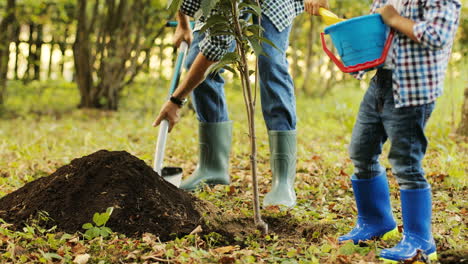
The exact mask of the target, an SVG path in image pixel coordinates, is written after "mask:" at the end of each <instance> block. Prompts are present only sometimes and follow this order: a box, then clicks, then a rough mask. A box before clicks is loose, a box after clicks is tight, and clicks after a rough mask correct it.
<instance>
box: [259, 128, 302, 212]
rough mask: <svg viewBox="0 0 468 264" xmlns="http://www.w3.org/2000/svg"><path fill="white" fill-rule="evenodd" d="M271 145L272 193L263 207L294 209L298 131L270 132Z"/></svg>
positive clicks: (267, 195) (266, 196)
mask: <svg viewBox="0 0 468 264" xmlns="http://www.w3.org/2000/svg"><path fill="white" fill-rule="evenodd" d="M268 137H269V143H270V166H271V173H272V174H273V177H272V180H271V182H272V187H271V191H270V192H269V193H267V194H266V195H265V198H264V199H263V207H268V206H271V205H281V206H285V207H288V208H290V207H294V206H295V205H296V192H295V191H294V179H295V178H296V131H295V130H290V131H273V130H270V131H268Z"/></svg>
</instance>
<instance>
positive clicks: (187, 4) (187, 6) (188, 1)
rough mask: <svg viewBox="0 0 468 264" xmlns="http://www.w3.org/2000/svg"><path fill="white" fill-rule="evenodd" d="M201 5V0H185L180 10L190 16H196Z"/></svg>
mask: <svg viewBox="0 0 468 264" xmlns="http://www.w3.org/2000/svg"><path fill="white" fill-rule="evenodd" d="M200 7H201V0H183V1H182V5H181V6H180V12H182V13H184V14H185V15H187V16H189V17H194V16H195V13H197V11H198V10H199V9H200Z"/></svg>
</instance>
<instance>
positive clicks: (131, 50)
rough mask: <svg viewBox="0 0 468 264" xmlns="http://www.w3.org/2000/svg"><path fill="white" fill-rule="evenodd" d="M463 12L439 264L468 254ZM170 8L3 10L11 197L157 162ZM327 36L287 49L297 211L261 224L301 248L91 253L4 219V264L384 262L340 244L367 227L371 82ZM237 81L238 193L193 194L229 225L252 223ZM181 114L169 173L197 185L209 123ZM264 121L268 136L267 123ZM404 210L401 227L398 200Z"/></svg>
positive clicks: (437, 226)
mask: <svg viewBox="0 0 468 264" xmlns="http://www.w3.org/2000/svg"><path fill="white" fill-rule="evenodd" d="M370 4H371V0H355V1H344V0H341V1H340V0H330V9H331V10H332V11H333V12H334V13H336V14H338V15H340V16H343V17H346V18H351V17H355V16H359V15H365V14H368V12H369V7H370ZM462 4H463V11H462V15H461V21H460V28H459V30H458V32H457V36H456V40H455V43H454V47H453V54H452V58H451V61H450V64H449V67H448V70H447V78H446V83H445V88H444V95H443V96H442V97H441V98H440V99H438V101H437V104H436V110H435V111H434V113H433V115H432V117H431V119H430V120H429V123H428V125H427V137H428V138H429V147H428V151H427V154H426V156H425V159H424V168H425V171H426V176H427V178H428V181H429V182H430V183H431V184H432V190H433V195H434V198H433V200H434V216H433V229H434V236H435V239H436V243H437V247H438V253H440V256H441V257H440V262H441V263H457V262H445V261H444V259H448V260H450V259H453V256H455V255H457V256H458V255H460V256H462V257H465V258H466V256H467V255H468V253H467V249H468V232H467V231H468V229H467V226H468V205H467V200H466V197H468V178H467V177H466V175H468V164H467V162H466V161H467V160H468V140H467V139H468V9H467V6H468V0H462ZM166 5H167V1H166V0H127V1H124V0H89V1H88V0H0V197H3V196H4V195H7V194H9V193H11V192H13V191H15V190H17V189H18V188H20V187H22V186H23V185H25V184H26V183H28V182H31V181H33V180H36V179H39V178H41V177H45V176H48V175H50V174H52V173H53V172H54V171H56V170H57V168H59V167H61V166H63V165H65V164H67V163H69V162H70V161H71V160H72V159H74V158H78V157H81V156H84V155H88V154H90V153H93V152H95V151H97V150H100V149H108V150H126V151H128V152H129V153H131V154H132V155H135V156H137V157H138V158H140V159H142V160H144V161H145V162H146V163H147V164H151V163H152V159H153V154H154V145H155V143H156V135H157V129H155V128H153V127H151V123H152V122H153V120H154V118H155V116H156V114H157V112H158V111H159V109H160V107H161V104H163V103H164V102H165V100H166V96H167V93H168V88H169V82H170V78H171V75H172V71H173V66H174V54H175V52H176V50H175V49H174V47H173V45H172V36H173V32H174V28H166V27H165V24H166V22H167V21H168V20H173V19H174V18H173V16H172V15H171V14H169V13H168V11H167V10H166ZM323 28H324V25H323V24H322V22H321V20H320V18H318V17H311V16H309V15H307V14H302V15H300V16H299V17H297V18H296V19H295V21H294V25H293V28H292V32H291V38H290V48H289V50H288V59H289V62H290V72H291V74H292V76H293V79H294V82H295V89H296V94H297V117H298V135H299V136H298V144H297V147H298V149H297V151H298V159H297V180H296V181H297V184H296V192H297V197H298V204H297V206H296V207H295V208H294V209H292V210H289V211H287V212H282V211H281V212H280V211H275V210H264V212H263V213H264V215H265V217H266V218H267V219H269V220H270V222H271V223H272V226H274V225H275V223H276V224H280V223H283V224H284V226H287V225H290V227H291V228H292V229H294V230H296V229H297V230H310V232H309V233H303V235H301V236H300V237H299V238H294V239H291V237H288V236H281V235H279V236H278V235H275V234H272V235H271V236H266V237H262V236H259V235H255V234H249V236H248V237H247V238H246V239H241V240H239V241H241V242H242V243H243V244H242V245H243V246H242V248H240V247H238V246H235V247H234V246H231V244H226V242H225V241H224V238H223V236H222V235H220V234H216V233H214V234H210V236H205V237H201V238H200V237H198V235H196V234H195V235H188V236H186V237H183V238H180V239H176V240H174V241H172V242H168V243H161V242H157V241H156V242H155V241H153V239H149V240H148V237H146V238H145V237H143V238H142V239H138V238H137V239H133V238H132V239H130V238H122V236H119V235H118V234H113V235H112V239H109V240H105V239H103V238H98V239H94V240H90V241H89V240H86V239H85V238H82V237H81V236H80V234H79V232H78V233H77V234H74V236H73V238H72V239H70V237H71V235H69V234H64V235H63V236H62V234H61V233H56V232H55V231H54V230H53V228H52V229H50V230H43V229H40V228H38V227H34V226H33V227H29V228H28V229H24V230H23V231H18V232H13V231H12V230H10V229H9V225H8V224H7V223H5V222H3V220H1V219H0V262H2V263H3V262H6V263H20V262H21V263H24V262H28V263H38V262H42V263H59V262H60V263H70V262H71V261H72V260H73V259H76V258H78V257H83V255H88V258H89V261H90V263H122V262H129V263H130V262H131V263H134V262H145V261H146V262H147V263H153V262H154V261H156V260H155V259H158V261H159V259H162V262H171V263H200V262H203V263H265V262H268V263H333V264H336V263H376V262H377V263H379V260H378V258H377V257H376V255H378V252H379V250H380V248H384V247H388V244H386V243H387V242H383V241H374V242H372V243H371V244H370V246H369V247H359V246H354V245H353V244H352V243H351V244H346V245H344V246H343V245H338V243H337V242H336V238H337V237H338V236H339V235H342V234H344V233H346V232H348V231H349V228H350V227H351V226H353V223H354V221H355V213H356V209H355V207H354V199H353V195H352V189H351V186H350V181H349V177H350V175H351V174H352V173H353V165H352V162H351V160H350V159H349V158H348V156H349V155H348V152H347V148H348V144H349V141H350V137H351V131H352V128H353V125H354V120H355V118H356V113H357V111H358V108H359V102H360V101H361V98H362V96H363V94H364V92H365V90H366V88H367V85H368V81H369V78H370V77H371V76H372V74H367V77H366V78H367V79H366V80H363V81H357V80H354V79H353V78H352V77H351V76H349V75H345V74H343V73H341V72H340V71H339V70H338V68H337V67H336V66H334V65H333V64H332V62H331V61H330V60H329V59H328V57H327V56H326V55H325V53H324V52H323V51H322V48H321V45H320V42H319V38H320V34H319V33H320V32H321V31H322V30H323ZM254 62H255V60H254V56H251V57H250V63H254ZM252 66H253V65H252ZM252 69H253V67H252ZM225 77H226V79H227V81H226V89H225V90H226V96H227V101H228V103H229V113H230V118H231V119H232V120H234V121H235V122H234V129H233V144H232V146H233V147H232V154H231V161H230V166H231V178H232V184H231V185H230V186H217V187H214V188H213V189H210V188H209V187H207V188H206V189H204V190H201V191H199V192H196V193H195V194H194V195H196V196H197V197H198V198H200V199H202V200H207V201H210V202H212V203H213V204H215V205H216V206H217V207H218V208H220V210H221V211H222V212H223V213H233V214H236V215H240V216H241V218H246V219H247V218H248V219H250V218H252V213H251V209H252V205H251V204H252V201H251V197H252V191H251V190H252V182H251V176H250V175H251V174H250V167H249V166H250V165H249V164H250V161H249V158H248V157H249V155H250V149H249V146H248V144H247V143H246V142H247V140H248V139H247V134H248V133H246V131H248V128H247V117H246V112H245V106H244V100H243V96H242V88H241V85H240V81H239V80H238V79H237V77H234V76H233V75H232V74H230V73H229V72H226V73H225ZM258 108H259V107H258ZM182 115H183V116H184V117H183V118H182V119H181V121H180V123H179V124H178V125H177V127H176V128H175V129H174V130H173V131H172V132H171V134H170V136H169V140H168V147H167V150H166V158H165V163H166V164H167V165H176V166H180V167H182V168H183V170H184V176H188V175H190V174H191V172H192V171H193V170H194V169H195V167H196V164H197V160H198V155H197V152H198V140H197V128H198V121H197V119H196V116H195V114H194V111H193V110H192V109H190V107H187V108H184V109H183V110H182ZM256 119H257V121H258V122H257V124H263V122H262V116H261V111H257V113H256ZM257 128H258V136H257V141H258V146H259V150H258V170H259V175H260V178H259V192H260V197H261V198H262V197H263V195H264V194H265V193H266V192H267V191H268V190H269V189H270V186H271V176H270V175H271V171H270V166H269V151H268V137H267V131H266V128H265V126H263V125H257ZM388 149H389V148H388V144H387V145H386V146H385V148H384V153H383V154H382V164H383V165H384V166H385V167H386V168H388V170H387V171H388V174H389V181H390V185H391V191H392V197H394V198H396V197H398V193H399V192H398V185H397V183H396V180H395V178H394V177H391V170H390V164H389V163H388V161H387V159H386V156H387V154H388ZM392 200H393V201H392V203H393V205H394V206H393V208H394V213H395V215H396V216H397V217H399V216H400V212H399V209H398V208H400V206H399V201H398V199H392ZM311 225H312V227H313V228H312V229H307V228H310V227H311ZM301 228H302V229H301ZM307 234H308V235H307ZM78 238H79V239H78ZM393 242H395V243H396V241H393ZM223 246H226V247H223ZM444 254H445V255H444ZM444 256H445V257H444ZM155 257H156V258H155ZM79 263H86V262H79Z"/></svg>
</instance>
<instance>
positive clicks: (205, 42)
mask: <svg viewBox="0 0 468 264" xmlns="http://www.w3.org/2000/svg"><path fill="white" fill-rule="evenodd" d="M200 6H201V0H184V1H183V2H182V5H181V8H180V10H179V13H178V15H177V20H178V22H179V24H178V27H177V28H176V33H175V44H176V45H179V44H180V42H181V41H182V40H185V41H187V42H189V43H190V42H191V46H190V50H189V52H188V55H187V65H186V66H187V68H188V72H187V76H186V78H185V79H184V80H183V81H182V82H181V83H180V85H179V87H178V88H177V89H176V91H175V92H174V93H173V96H172V97H171V100H170V101H168V102H167V103H166V104H164V106H163V107H162V110H161V112H160V114H159V116H158V117H157V118H156V120H155V122H154V126H157V125H159V123H160V122H161V121H162V120H164V119H167V120H168V121H169V126H170V129H171V128H172V127H173V126H174V124H175V123H176V122H177V121H178V119H179V110H180V109H179V108H180V107H181V106H182V105H183V101H184V99H185V98H186V97H188V95H189V94H190V93H191V92H192V91H193V93H192V102H193V104H194V106H195V110H196V112H197V117H198V120H199V121H200V123H199V144H200V151H199V163H198V166H197V168H196V170H195V172H194V173H193V174H192V175H191V176H190V177H189V178H188V179H186V180H184V181H183V182H182V184H181V186H180V188H182V189H186V190H194V189H196V188H198V187H200V185H202V184H203V183H206V184H210V185H214V184H225V185H227V184H229V183H230V177H229V174H228V164H229V155H230V149H231V138H232V122H231V121H230V120H229V117H228V113H227V104H226V99H225V95H224V79H223V78H222V75H221V74H220V73H216V74H210V75H209V76H208V77H207V78H206V79H205V77H204V76H205V72H206V70H207V69H208V67H209V66H211V65H212V64H213V63H215V62H216V61H219V60H220V59H221V58H222V57H223V55H224V54H226V53H227V52H228V51H229V50H230V49H231V50H232V49H233V48H234V47H233V45H234V42H233V41H232V38H231V37H229V36H211V35H210V34H209V31H207V32H204V33H203V32H200V31H199V29H200V28H201V27H202V25H203V23H202V22H200V21H199V22H197V24H196V27H195V30H194V35H193V36H192V31H191V30H190V27H189V17H193V16H194V15H195V13H196V12H198V11H199V9H200ZM320 7H325V8H327V7H328V0H264V1H263V2H262V6H261V8H262V17H261V26H262V27H263V29H264V32H263V36H264V37H265V38H267V39H269V40H271V41H272V42H273V43H274V44H275V45H276V47H277V48H278V49H276V48H273V47H272V46H270V45H268V44H262V48H263V51H264V52H265V54H267V56H260V57H259V69H258V70H259V76H260V91H261V100H262V110H263V116H264V119H265V123H266V126H267V128H268V135H269V142H270V161H271V170H272V174H273V178H272V188H271V191H270V192H269V193H268V194H267V195H266V196H265V198H264V200H263V205H264V206H269V205H283V206H287V207H292V206H294V205H295V204H296V193H295V191H294V180H295V173H296V130H295V129H296V103H295V96H294V85H293V81H292V78H291V76H290V75H289V73H288V61H287V59H286V49H287V48H288V45H289V43H288V42H289V33H290V31H291V24H292V21H293V19H294V18H295V17H296V16H297V15H298V14H300V13H301V12H303V11H304V10H305V11H306V12H308V13H310V14H313V15H318V9H319V8H320ZM195 88H196V89H195Z"/></svg>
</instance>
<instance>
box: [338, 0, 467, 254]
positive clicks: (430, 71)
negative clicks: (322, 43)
mask: <svg viewBox="0 0 468 264" xmlns="http://www.w3.org/2000/svg"><path fill="white" fill-rule="evenodd" d="M460 7H461V5H460V2H459V0H374V2H373V5H372V12H375V13H380V14H381V15H382V19H383V21H384V22H385V24H387V25H388V26H390V27H391V28H392V29H393V30H395V33H396V34H395V39H394V41H393V45H392V48H391V50H390V53H389V57H388V58H387V61H386V62H385V66H384V67H383V68H381V69H378V70H377V74H376V75H375V76H374V77H373V78H372V80H371V83H370V87H369V89H368V90H367V92H366V94H365V96H364V99H363V101H362V103H361V106H360V109H359V114H358V117H357V120H356V124H355V126H354V129H353V135H352V138H351V144H350V157H351V160H352V161H353V163H354V167H355V173H354V175H353V176H352V179H351V181H352V186H353V191H354V197H355V199H356V204H357V209H358V220H357V224H356V227H355V228H354V229H353V230H351V232H350V233H348V234H346V235H344V236H341V237H340V238H339V241H341V242H342V241H346V240H352V241H353V242H354V243H359V241H364V240H369V239H372V238H375V237H382V238H384V239H385V238H387V237H390V235H392V234H395V233H398V232H397V231H396V223H395V220H394V218H393V215H392V209H391V205H390V194H389V187H388V183H387V178H386V172H385V168H383V167H382V166H381V165H380V164H379V156H380V154H381V153H382V145H383V144H384V143H385V141H387V139H389V140H390V142H391V147H390V153H389V157H388V158H389V161H390V163H391V165H392V169H393V175H395V176H396V178H397V181H398V184H399V187H400V194H401V206H402V217H403V228H404V232H403V239H402V240H401V242H400V243H398V244H397V245H396V246H395V247H393V248H390V249H384V250H382V252H381V254H380V257H381V258H383V259H385V260H390V261H402V260H406V259H411V258H413V257H415V256H416V255H417V254H418V252H421V253H423V254H425V255H428V256H429V258H430V259H436V258H437V253H436V246H435V242H434V238H433V236H432V231H431V214H432V208H431V207H432V202H431V187H430V185H429V183H428V182H427V180H426V179H425V177H424V171H423V169H422V166H421V162H422V159H423V157H424V154H425V152H426V148H427V139H426V137H425V135H424V127H425V125H426V122H427V121H428V119H429V117H430V115H431V113H432V110H433V109H434V104H435V100H436V98H437V97H439V96H440V95H441V94H442V88H443V83H444V76H445V71H446V68H447V64H448V61H449V57H450V53H451V48H452V43H453V39H454V36H455V33H456V30H457V27H458V23H459V16H460ZM362 75H363V73H359V74H358V76H359V77H361V76H362Z"/></svg>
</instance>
